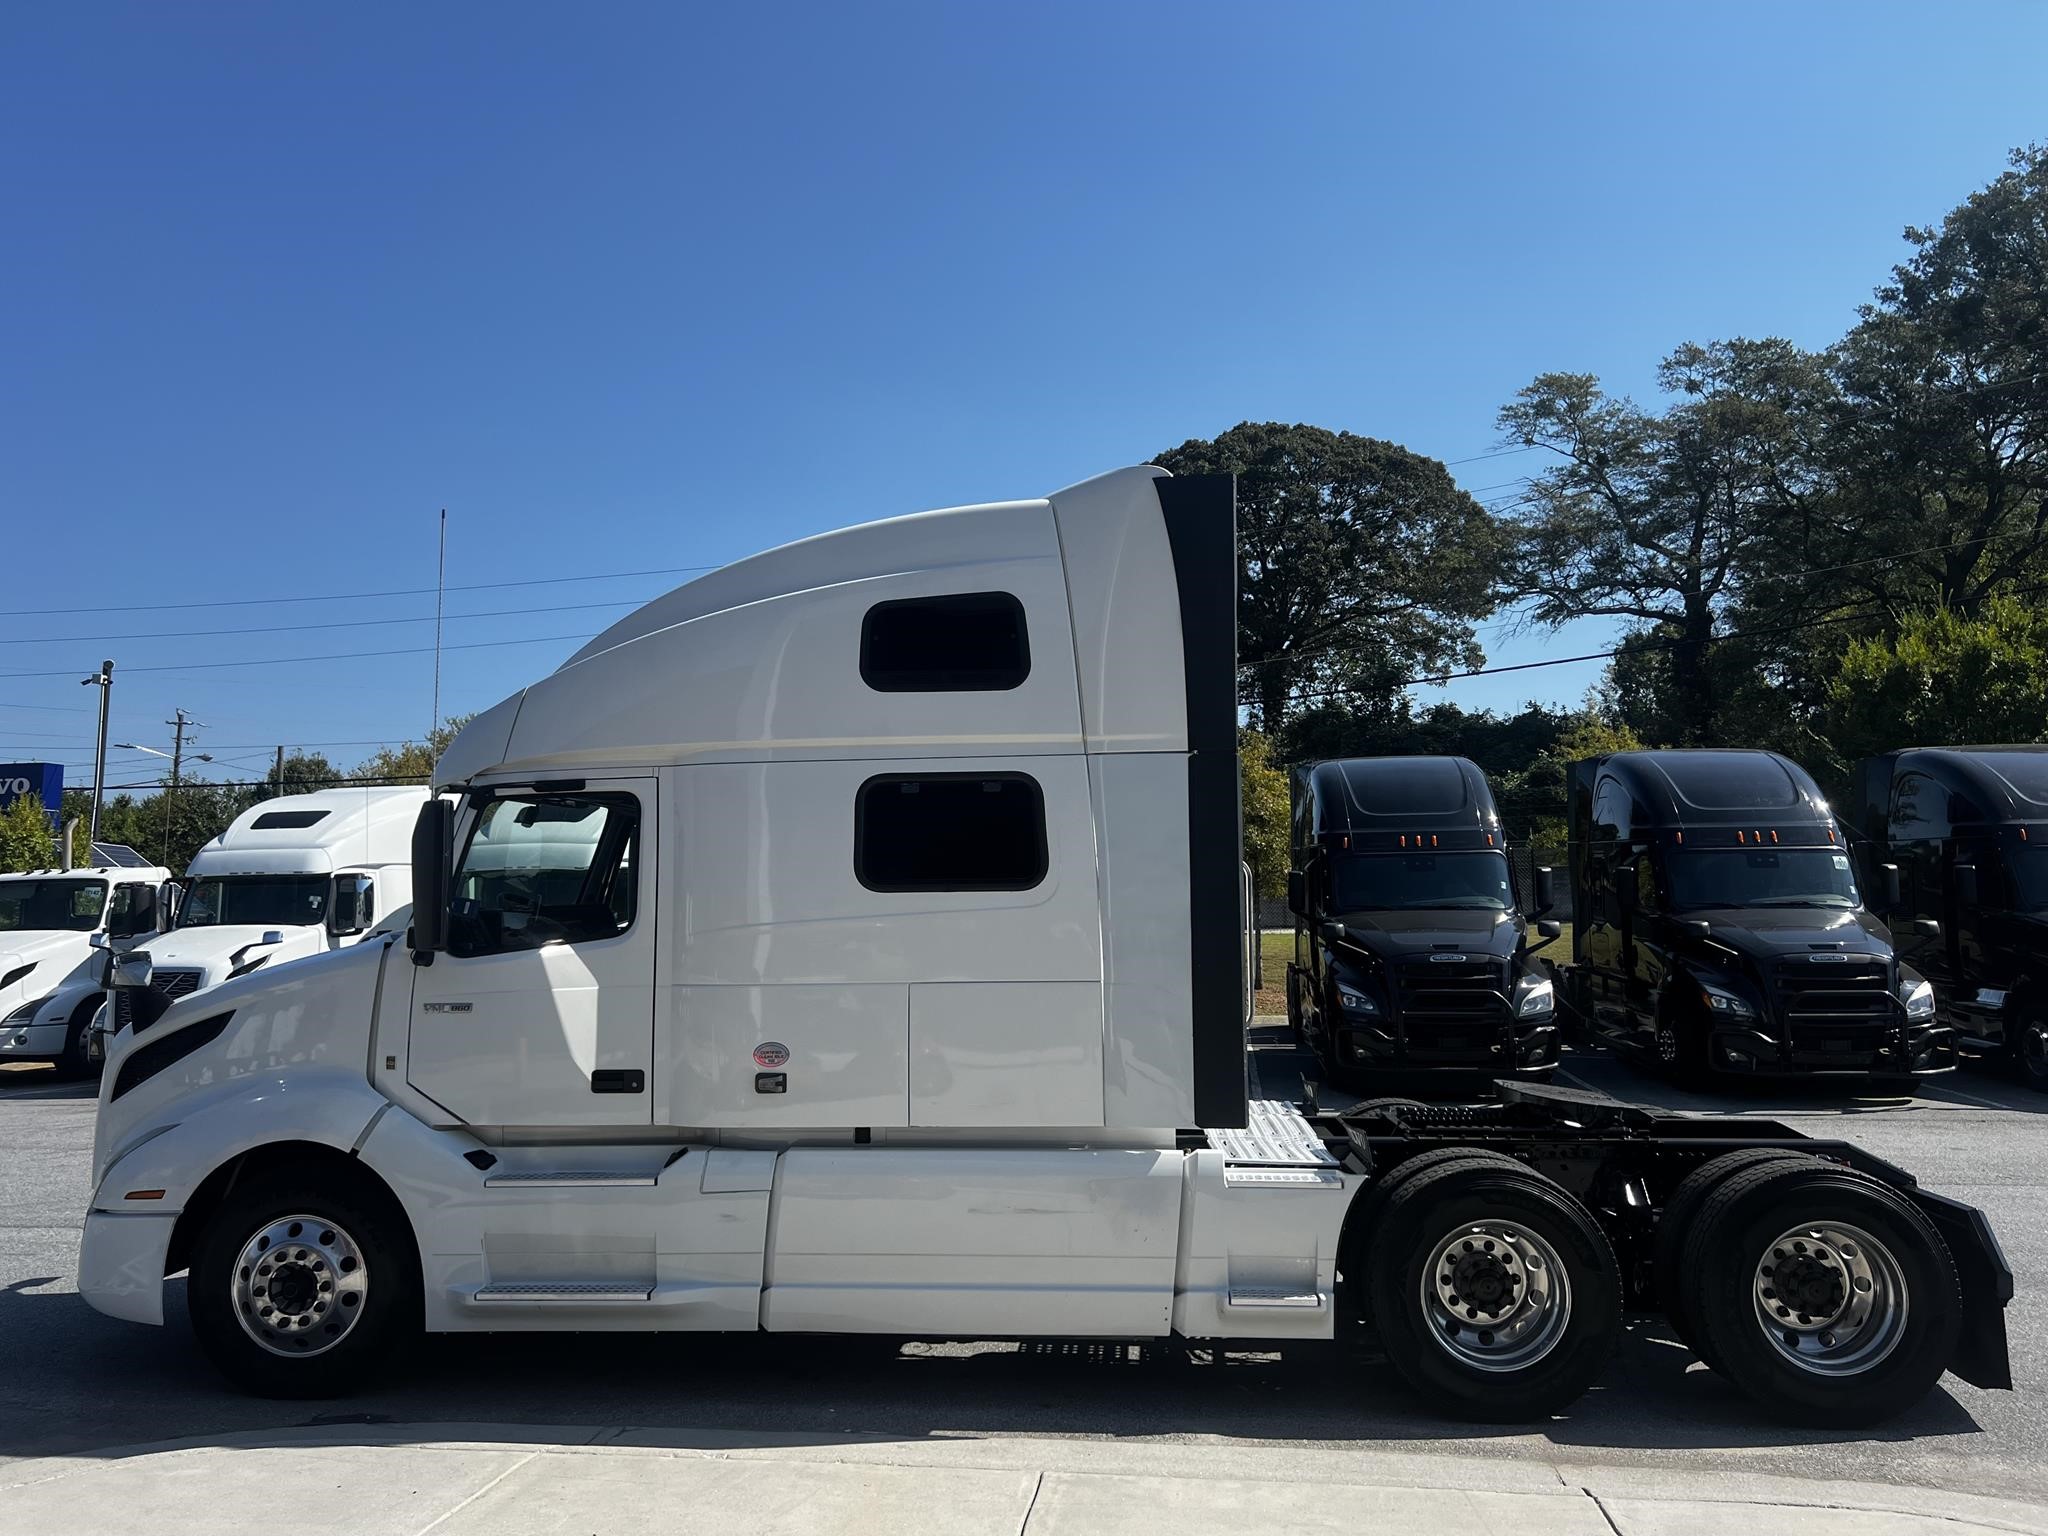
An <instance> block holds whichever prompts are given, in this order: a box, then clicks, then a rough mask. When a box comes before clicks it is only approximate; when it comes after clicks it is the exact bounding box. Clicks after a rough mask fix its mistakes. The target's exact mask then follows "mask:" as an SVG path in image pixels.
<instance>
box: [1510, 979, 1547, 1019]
mask: <svg viewBox="0 0 2048 1536" xmlns="http://www.w3.org/2000/svg"><path fill="white" fill-rule="evenodd" d="M1556 1007H1557V989H1556V988H1555V987H1553V986H1551V984H1550V981H1549V978H1547V977H1540V976H1524V977H1523V978H1522V982H1521V985H1520V987H1519V988H1518V989H1517V991H1516V993H1515V1017H1516V1018H1518V1019H1526V1018H1531V1017H1533V1016H1534V1015H1536V1014H1539V1013H1551V1012H1553V1011H1555V1009H1556Z"/></svg>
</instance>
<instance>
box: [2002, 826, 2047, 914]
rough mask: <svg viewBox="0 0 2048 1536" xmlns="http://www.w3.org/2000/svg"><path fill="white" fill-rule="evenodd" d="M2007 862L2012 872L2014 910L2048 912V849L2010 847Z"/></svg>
mask: <svg viewBox="0 0 2048 1536" xmlns="http://www.w3.org/2000/svg"><path fill="white" fill-rule="evenodd" d="M2005 862H2006V867H2007V868H2008V869H2010V870H2011V871H2012V906H2013V910H2014V911H2015V912H2048V847H2044V848H2034V847H2030V846H2029V845H2027V844H2025V843H2022V844H2020V845H2018V846H2017V847H2008V848H2007V849H2006V853H2005Z"/></svg>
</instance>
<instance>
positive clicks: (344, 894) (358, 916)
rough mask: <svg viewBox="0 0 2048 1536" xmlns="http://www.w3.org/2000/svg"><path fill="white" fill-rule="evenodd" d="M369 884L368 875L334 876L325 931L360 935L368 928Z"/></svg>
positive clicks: (369, 908)
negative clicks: (332, 892)
mask: <svg viewBox="0 0 2048 1536" xmlns="http://www.w3.org/2000/svg"><path fill="white" fill-rule="evenodd" d="M370 917H371V883H370V877H369V876H368V875H336V876H335V877H334V894H333V896H332V897H331V898H330V899H329V900H328V903H327V931H328V932H329V933H333V934H348V933H361V932H362V931H363V930H364V929H365V928H367V927H369V926H370Z"/></svg>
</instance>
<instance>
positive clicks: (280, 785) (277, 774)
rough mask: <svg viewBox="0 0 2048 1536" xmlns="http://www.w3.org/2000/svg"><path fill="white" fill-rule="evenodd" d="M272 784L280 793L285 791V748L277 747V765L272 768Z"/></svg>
mask: <svg viewBox="0 0 2048 1536" xmlns="http://www.w3.org/2000/svg"><path fill="white" fill-rule="evenodd" d="M270 784H271V787H272V788H273V789H275V790H276V791H277V792H278V793H279V794H280V795H281V794H283V793H284V748H283V747H279V748H278V749H277V766H276V767H275V768H273V769H271V770H270Z"/></svg>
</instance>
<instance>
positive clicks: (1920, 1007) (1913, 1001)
mask: <svg viewBox="0 0 2048 1536" xmlns="http://www.w3.org/2000/svg"><path fill="white" fill-rule="evenodd" d="M1899 1001H1900V1002H1902V1003H1904V1004H1905V1005H1906V1017H1907V1018H1909V1019H1931V1018H1933V1017H1934V988H1933V987H1932V986H1931V985H1929V984H1928V983H1927V982H1925V981H1917V980H1916V981H1903V982H1900V983H1899Z"/></svg>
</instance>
